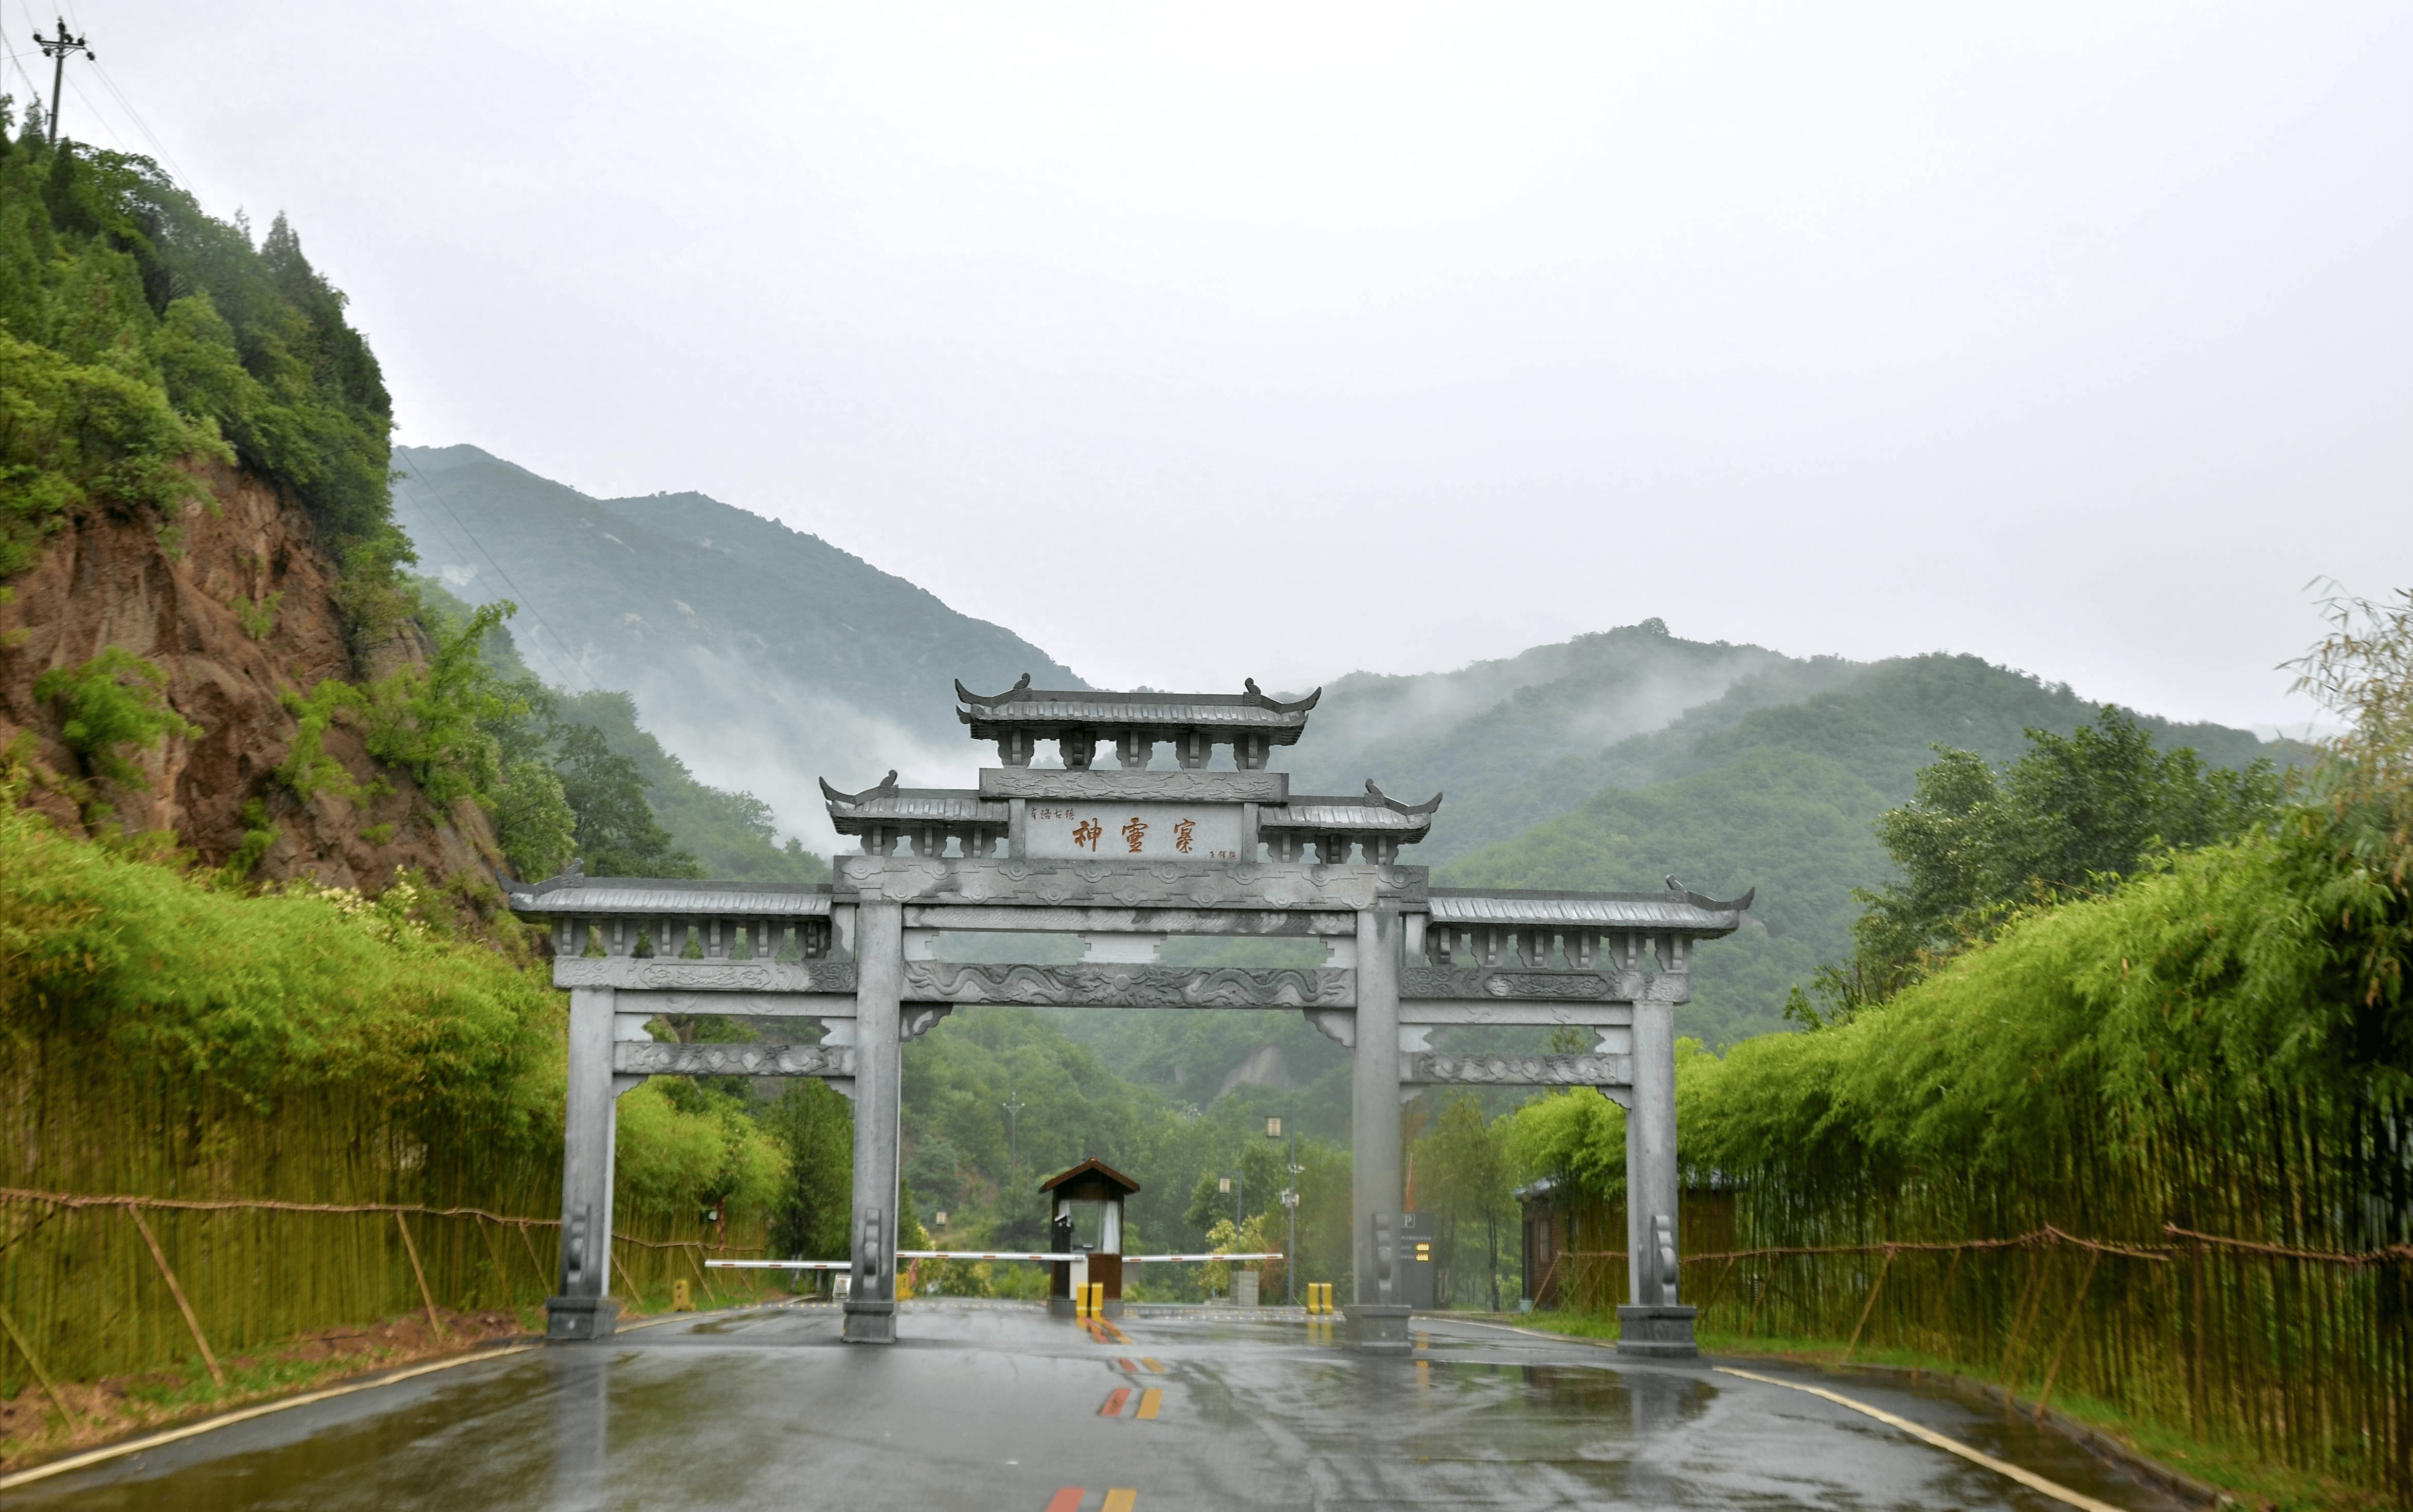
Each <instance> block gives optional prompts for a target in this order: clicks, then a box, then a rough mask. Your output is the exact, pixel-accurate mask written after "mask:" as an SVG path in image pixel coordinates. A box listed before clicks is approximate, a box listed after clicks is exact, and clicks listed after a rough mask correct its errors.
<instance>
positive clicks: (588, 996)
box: [544, 987, 620, 1339]
mask: <svg viewBox="0 0 2413 1512" xmlns="http://www.w3.org/2000/svg"><path fill="white" fill-rule="evenodd" d="M613 996H614V994H613V991H612V989H610V988H608V987H581V988H577V989H574V990H573V991H571V992H570V1096H569V1103H568V1107H567V1108H566V1115H567V1116H566V1117H565V1119H564V1127H563V1130H562V1141H561V1270H560V1294H559V1295H558V1296H555V1297H549V1298H547V1299H545V1304H544V1310H545V1336H546V1337H547V1338H551V1339H607V1338H609V1337H611V1335H612V1331H613V1329H614V1326H615V1324H616V1323H617V1321H618V1318H619V1314H620V1304H619V1303H617V1302H616V1301H614V1300H613V1299H612V1298H611V1296H610V1295H609V1294H610V1292H611V1290H612V1147H613V1138H614V1129H615V1124H616V1119H615V1117H614V1115H615V1113H616V1111H617V1109H618V1106H619V1104H618V1100H617V1099H616V1098H615V1097H614V1095H613V1088H612V1008H613V1001H612V1000H613Z"/></svg>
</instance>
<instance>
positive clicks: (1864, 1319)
mask: <svg viewBox="0 0 2413 1512" xmlns="http://www.w3.org/2000/svg"><path fill="white" fill-rule="evenodd" d="M1893 1254H1894V1252H1893V1251H1891V1250H1887V1251H1886V1257H1885V1264H1883V1265H1881V1266H1879V1267H1877V1279H1876V1280H1875V1281H1874V1282H1873V1284H1871V1285H1870V1286H1869V1299H1868V1302H1867V1304H1866V1305H1865V1306H1863V1307H1862V1308H1861V1309H1860V1321H1859V1322H1858V1323H1856V1324H1854V1325H1853V1326H1852V1342H1851V1343H1847V1344H1845V1345H1844V1346H1843V1359H1844V1362H1845V1363H1847V1364H1848V1363H1849V1362H1850V1360H1851V1358H1852V1351H1854V1350H1856V1349H1858V1348H1859V1347H1860V1332H1861V1330H1862V1329H1866V1328H1867V1327H1868V1326H1869V1314H1872V1313H1873V1312H1875V1311H1876V1310H1877V1294H1878V1293H1879V1292H1881V1291H1883V1290H1885V1284H1886V1272H1887V1271H1888V1270H1892V1269H1893Z"/></svg>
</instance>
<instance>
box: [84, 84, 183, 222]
mask: <svg viewBox="0 0 2413 1512" xmlns="http://www.w3.org/2000/svg"><path fill="white" fill-rule="evenodd" d="M92 71H93V76H94V77H95V78H96V79H98V80H99V81H101V84H102V86H103V87H104V88H106V89H107V90H108V91H109V92H110V94H111V95H114V96H116V99H117V103H118V104H119V105H120V106H122V107H124V109H125V110H126V115H127V116H128V117H129V118H130V119H132V121H133V122H134V129H135V130H137V131H140V132H141V133H142V139H143V140H145V141H147V142H149V143H150V144H151V150H152V151H153V152H155V153H156V154H159V160H160V161H161V162H163V163H165V164H167V165H168V171H169V172H170V173H171V174H173V175H174V176H175V178H176V180H177V182H179V183H183V184H184V185H185V190H186V191H187V192H190V191H191V189H192V187H193V185H192V183H191V182H190V180H189V179H188V178H187V177H186V175H185V167H184V165H183V164H181V163H179V162H177V161H176V158H175V154H172V153H170V152H169V151H168V144H167V143H165V142H163V141H161V140H160V139H159V136H158V133H156V132H155V131H153V130H152V129H151V123H149V122H148V121H145V120H143V119H142V112H141V111H140V110H136V109H135V108H134V102H133V101H132V100H130V99H128V98H126V91H124V90H122V89H120V88H118V87H117V81H116V80H114V79H111V77H110V76H109V70H108V69H106V68H104V67H102V66H100V62H99V60H98V59H95V60H94V61H93V66H92Z"/></svg>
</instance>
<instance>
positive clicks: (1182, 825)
mask: <svg viewBox="0 0 2413 1512" xmlns="http://www.w3.org/2000/svg"><path fill="white" fill-rule="evenodd" d="M1025 823H1026V825H1027V826H1028V828H1027V829H1026V831H1025V834H1026V840H1025V842H1024V844H1025V845H1026V847H1027V848H1026V850H1025V852H1024V854H1026V855H1029V856H1034V857H1037V856H1060V857H1064V858H1067V859H1070V858H1072V857H1075V856H1083V857H1087V856H1095V857H1098V858H1099V859H1105V858H1106V857H1109V856H1119V857H1122V858H1125V859H1133V858H1147V857H1161V858H1162V859H1166V860H1188V861H1236V860H1241V859H1245V858H1244V857H1243V856H1242V854H1241V852H1242V850H1243V848H1244V846H1243V842H1242V840H1241V833H1240V810H1239V805H1237V804H1234V805H1232V806H1231V807H1229V808H1223V807H1197V806H1193V805H1192V804H1188V803H1178V804H1177V803H1154V802H1147V801H1140V802H1125V803H1118V804H1117V805H1116V806H1115V807H1113V808H1092V807H1090V806H1089V805H1088V804H1086V803H1059V802H1052V801H1051V802H1045V803H1033V804H1031V805H1030V806H1029V809H1028V811H1027V812H1026V815H1025ZM1118 840H1119V841H1120V842H1121V844H1119V845H1118V844H1115V842H1116V841H1118Z"/></svg>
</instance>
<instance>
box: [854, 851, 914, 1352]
mask: <svg viewBox="0 0 2413 1512" xmlns="http://www.w3.org/2000/svg"><path fill="white" fill-rule="evenodd" d="M854 960H855V968H854V970H855V978H854V979H855V989H854V1013H855V1019H854V1225H853V1227H852V1229H851V1233H852V1235H853V1242H852V1244H851V1248H850V1249H849V1250H848V1257H849V1258H850V1259H851V1260H852V1261H853V1262H854V1270H853V1278H854V1279H853V1281H852V1282H851V1284H850V1286H851V1295H850V1296H849V1297H848V1298H847V1299H846V1327H845V1329H844V1336H845V1338H846V1341H847V1343H857V1344H889V1343H896V1146H897V1139H898V1135H899V1132H900V1131H899V1127H898V1123H897V1120H898V1116H899V1113H900V1111H901V1109H900V1107H899V1104H900V1102H901V1100H902V1099H901V1097H900V1094H899V1089H898V1086H897V1072H898V1070H899V1068H900V1064H901V1060H902V1055H903V1050H904V1045H903V1034H902V1030H903V1025H902V1022H901V1016H900V1013H899V1010H898V998H899V995H900V993H901V992H902V991H903V989H904V985H905V908H904V905H903V904H901V903H885V902H881V901H878V900H875V899H872V898H868V897H866V898H865V899H864V900H863V902H862V903H860V904H859V905H858V906H857V911H856V914H855V922H854Z"/></svg>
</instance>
